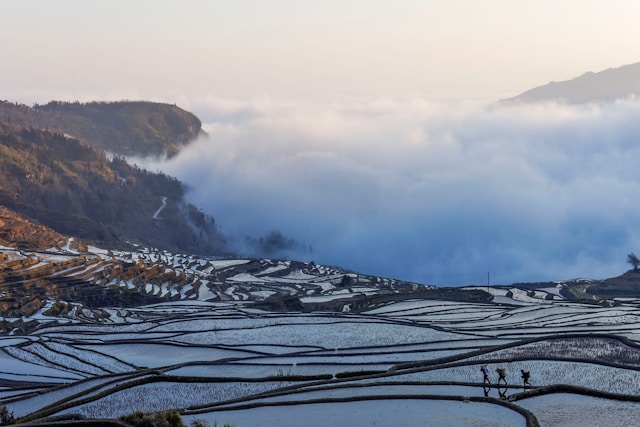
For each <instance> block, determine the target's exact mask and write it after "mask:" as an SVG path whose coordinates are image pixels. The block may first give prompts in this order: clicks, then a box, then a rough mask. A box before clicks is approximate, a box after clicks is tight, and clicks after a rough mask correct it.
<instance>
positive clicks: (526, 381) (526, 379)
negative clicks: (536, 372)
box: [520, 369, 531, 387]
mask: <svg viewBox="0 0 640 427" xmlns="http://www.w3.org/2000/svg"><path fill="white" fill-rule="evenodd" d="M520 372H522V382H523V383H524V386H525V387H526V386H531V383H530V382H529V377H531V373H530V372H529V371H525V370H524V369H520Z"/></svg>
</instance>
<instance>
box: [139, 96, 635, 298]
mask: <svg viewBox="0 0 640 427" xmlns="http://www.w3.org/2000/svg"><path fill="white" fill-rule="evenodd" d="M191 109H192V110H193V111H194V112H195V113H196V114H197V115H198V116H199V117H200V118H201V119H202V120H203V122H204V123H205V125H204V129H205V130H206V131H207V133H208V136H207V137H203V138H201V139H199V140H198V141H197V142H195V143H194V144H192V145H191V146H189V147H188V148H187V149H185V150H184V151H183V152H181V153H180V154H179V155H178V156H176V157H174V158H172V159H170V160H164V161H159V160H156V161H153V162H152V161H150V160H148V159H147V160H138V163H142V166H145V167H147V168H149V169H151V170H157V169H160V170H162V171H164V172H166V173H169V174H171V175H174V176H176V177H178V178H179V179H180V180H182V181H183V182H185V183H186V184H188V185H189V187H190V188H191V190H190V192H189V195H188V197H189V199H190V201H191V202H193V203H194V204H196V205H197V206H199V207H201V208H203V210H204V211H206V212H207V213H210V214H212V215H213V216H214V217H215V219H216V221H217V223H218V224H219V226H220V229H221V231H222V232H223V233H224V234H226V235H227V236H229V237H230V240H231V242H232V245H233V247H234V249H235V250H236V251H238V252H239V253H240V254H242V255H246V256H266V257H274V258H275V257H278V258H290V259H299V260H307V261H308V260H313V261H315V262H317V263H322V264H329V265H337V266H341V267H344V268H347V269H351V270H354V271H357V272H361V273H366V274H373V275H379V276H385V277H395V278H400V279H405V280H412V281H417V282H420V283H428V284H436V285H441V286H445V285H466V284H484V283H486V282H487V274H488V273H489V272H490V273H491V282H492V284H508V283H513V282H525V281H543V280H562V279H570V278H576V277H589V278H607V277H613V276H616V275H618V274H621V273H622V272H624V271H625V270H627V269H628V268H629V267H630V266H628V265H627V264H626V263H625V260H626V256H627V254H628V253H630V252H633V251H637V252H639V253H640V203H638V200H639V199H638V196H639V195H640V185H639V184H640V168H639V167H638V163H639V161H640V143H639V142H640V124H639V123H640V120H638V117H640V102H637V101H633V100H627V101H620V102H615V103H609V104H603V105H595V104H590V105H579V106H569V105H561V104H555V103H548V104H538V105H503V104H483V105H478V104H470V103H460V102H452V103H432V102H429V101H425V100H421V99H404V100H394V99H364V100H350V101H341V102H334V103H330V102H318V103H313V102H295V101H278V100H274V99H269V98H258V99H254V100H248V101H239V100H227V99H216V98H208V99H206V100H203V101H202V102H200V103H198V104H196V105H193V107H192V108H191Z"/></svg>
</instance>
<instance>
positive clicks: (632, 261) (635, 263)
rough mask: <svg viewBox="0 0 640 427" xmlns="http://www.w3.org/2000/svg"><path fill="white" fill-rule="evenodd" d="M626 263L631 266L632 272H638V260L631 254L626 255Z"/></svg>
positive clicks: (639, 260)
mask: <svg viewBox="0 0 640 427" xmlns="http://www.w3.org/2000/svg"><path fill="white" fill-rule="evenodd" d="M627 263H628V264H631V265H632V266H633V271H638V267H639V266H640V258H638V257H637V256H636V254H634V253H633V252H631V253H630V254H629V255H627Z"/></svg>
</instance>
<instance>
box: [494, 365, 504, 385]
mask: <svg viewBox="0 0 640 427" xmlns="http://www.w3.org/2000/svg"><path fill="white" fill-rule="evenodd" d="M496 372H497V373H498V384H500V381H501V380H502V381H504V383H505V384H507V370H506V369H505V368H497V369H496Z"/></svg>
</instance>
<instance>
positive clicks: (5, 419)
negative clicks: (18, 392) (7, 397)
mask: <svg viewBox="0 0 640 427" xmlns="http://www.w3.org/2000/svg"><path fill="white" fill-rule="evenodd" d="M15 422H16V419H15V417H14V416H13V412H9V410H8V409H7V407H6V406H5V405H0V425H3V426H6V425H9V424H15Z"/></svg>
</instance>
